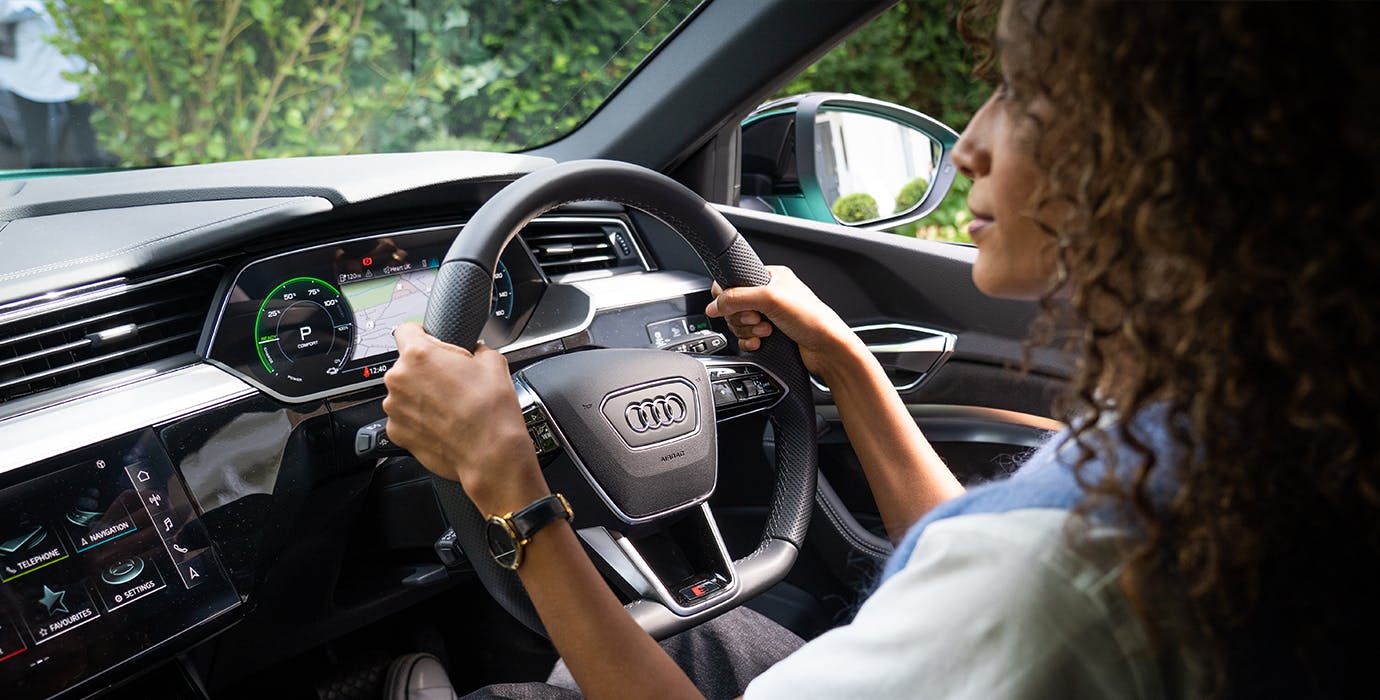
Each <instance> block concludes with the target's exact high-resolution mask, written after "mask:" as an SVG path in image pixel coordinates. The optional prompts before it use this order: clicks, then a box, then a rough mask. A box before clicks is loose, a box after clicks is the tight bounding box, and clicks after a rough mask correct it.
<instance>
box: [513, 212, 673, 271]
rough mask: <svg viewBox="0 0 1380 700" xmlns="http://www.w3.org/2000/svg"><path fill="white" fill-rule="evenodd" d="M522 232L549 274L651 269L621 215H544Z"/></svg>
mask: <svg viewBox="0 0 1380 700" xmlns="http://www.w3.org/2000/svg"><path fill="white" fill-rule="evenodd" d="M520 235H521V236H522V240H523V242H524V243H526V244H527V248H528V249H529V250H531V251H532V257H533V258H535V259H536V261H537V265H539V266H540V267H541V271H542V272H543V273H545V274H546V276H547V277H555V276H559V275H568V274H572V273H587V272H597V271H602V270H616V269H619V268H628V269H640V270H642V271H649V270H650V269H651V266H650V265H649V264H648V263H647V258H646V256H645V255H644V254H643V253H642V249H641V247H640V246H639V244H638V241H637V238H636V237H635V236H633V233H632V230H631V229H629V228H628V225H627V223H625V222H624V221H622V220H621V219H605V218H595V217H578V216H552V217H543V218H540V219H537V220H535V221H533V222H532V223H530V224H528V225H527V227H526V228H524V229H523V230H522V233H521V234H520Z"/></svg>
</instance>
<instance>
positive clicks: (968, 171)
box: [953, 100, 992, 180]
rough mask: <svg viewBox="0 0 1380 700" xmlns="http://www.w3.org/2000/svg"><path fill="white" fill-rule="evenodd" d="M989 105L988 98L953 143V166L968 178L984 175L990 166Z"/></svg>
mask: <svg viewBox="0 0 1380 700" xmlns="http://www.w3.org/2000/svg"><path fill="white" fill-rule="evenodd" d="M990 105H991V100H988V101H987V103H986V104H984V105H982V107H981V108H979V109H978V111H977V114H974V115H973V118H972V120H971V121H969V122H968V127H967V128H966V129H964V130H963V135H962V136H959V137H958V143H956V144H954V151H953V161H954V167H956V168H958V171H959V172H960V173H963V176H964V177H966V178H968V179H969V180H972V179H975V178H976V177H978V176H979V175H986V174H987V171H988V169H990V168H991V167H992V152H991V150H990V149H989V147H988V145H987V136H988V133H987V123H988V117H989V116H990V115H989V112H988V108H989V107H990Z"/></svg>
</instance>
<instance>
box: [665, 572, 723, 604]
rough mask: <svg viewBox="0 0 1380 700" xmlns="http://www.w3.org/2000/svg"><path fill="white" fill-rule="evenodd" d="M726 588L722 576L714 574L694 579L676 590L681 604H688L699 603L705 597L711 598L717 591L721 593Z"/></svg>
mask: <svg viewBox="0 0 1380 700" xmlns="http://www.w3.org/2000/svg"><path fill="white" fill-rule="evenodd" d="M726 588H727V585H726V584H725V582H724V579H723V577H721V576H718V575H715V576H712V577H710V578H706V579H702V580H699V581H696V582H694V583H692V584H690V585H688V586H683V587H682V588H681V589H680V590H679V591H677V592H676V593H677V597H678V598H680V600H679V601H677V602H679V603H680V604H681V605H685V606H690V605H694V604H695V603H699V602H700V601H703V600H705V599H707V598H712V597H714V596H715V595H716V594H718V593H722V592H723V591H724V590H725V589H726Z"/></svg>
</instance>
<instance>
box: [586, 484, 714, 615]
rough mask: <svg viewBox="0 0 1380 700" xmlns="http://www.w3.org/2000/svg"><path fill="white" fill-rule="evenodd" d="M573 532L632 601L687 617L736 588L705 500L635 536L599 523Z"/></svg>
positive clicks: (710, 606)
mask: <svg viewBox="0 0 1380 700" xmlns="http://www.w3.org/2000/svg"><path fill="white" fill-rule="evenodd" d="M577 532H578V534H579V536H580V539H581V541H582V542H584V544H585V547H586V549H587V550H588V551H589V552H590V553H591V554H593V555H594V558H595V561H596V564H597V565H598V566H599V568H600V570H601V571H602V572H603V573H604V575H605V577H606V578H608V579H609V580H610V581H611V582H612V583H613V585H614V587H615V588H616V589H617V590H618V591H619V592H620V593H621V594H623V595H624V597H626V598H630V599H632V600H634V601H636V600H648V601H652V602H656V603H659V604H661V605H662V606H664V607H665V608H666V609H667V610H669V611H671V612H672V613H674V614H676V615H677V616H679V617H690V616H694V615H696V614H698V613H704V612H707V611H710V610H713V609H714V608H716V607H718V606H720V605H723V604H725V603H728V602H730V601H731V600H732V599H733V598H734V597H735V595H736V594H737V592H738V576H737V572H736V569H735V567H734V565H733V560H732V559H731V558H730V557H729V554H728V549H727V548H726V547H725V546H724V541H723V536H722V535H720V534H719V527H718V523H716V522H715V520H714V514H713V512H712V511H711V510H710V508H709V504H707V503H702V504H700V505H699V506H698V507H697V508H694V509H691V510H690V511H688V512H687V513H686V514H685V515H684V516H683V517H681V518H680V519H678V520H677V521H676V522H675V523H673V524H671V525H670V526H668V527H666V528H665V529H662V530H659V531H656V532H652V533H644V534H642V535H640V536H637V535H628V534H625V533H622V532H618V531H615V530H610V529H608V528H604V527H589V528H581V529H579V530H578V531H577Z"/></svg>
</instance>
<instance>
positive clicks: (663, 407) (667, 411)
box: [623, 394, 689, 433]
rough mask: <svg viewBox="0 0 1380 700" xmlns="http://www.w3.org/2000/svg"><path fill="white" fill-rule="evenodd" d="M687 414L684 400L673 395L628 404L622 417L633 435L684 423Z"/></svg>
mask: <svg viewBox="0 0 1380 700" xmlns="http://www.w3.org/2000/svg"><path fill="white" fill-rule="evenodd" d="M688 414H689V411H687V410H686V408H685V400H684V399H682V398H680V397H679V396H676V395H675V394H670V395H667V396H657V397H655V398H650V399H647V400H645V401H637V402H634V403H630V404H628V407H627V408H626V409H623V417H624V418H627V419H628V427H629V428H632V429H633V432H635V433H645V432H647V431H649V430H656V429H658V428H669V427H671V426H673V425H675V424H676V423H682V422H684V421H685V417H686V415H688Z"/></svg>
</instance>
